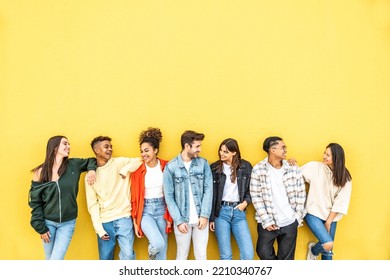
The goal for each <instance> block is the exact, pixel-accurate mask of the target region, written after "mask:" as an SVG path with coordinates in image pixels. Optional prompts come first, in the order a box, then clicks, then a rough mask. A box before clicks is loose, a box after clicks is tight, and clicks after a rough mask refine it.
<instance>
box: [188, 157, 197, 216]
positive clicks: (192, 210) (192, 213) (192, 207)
mask: <svg viewBox="0 0 390 280" xmlns="http://www.w3.org/2000/svg"><path fill="white" fill-rule="evenodd" d="M184 166H185V168H186V169H187V173H189V172H190V166H191V161H189V162H184ZM188 192H189V200H190V216H189V221H188V223H189V224H197V223H198V219H199V217H198V213H197V212H196V206H195V201H194V195H193V194H192V189H191V182H190V184H189V185H188Z"/></svg>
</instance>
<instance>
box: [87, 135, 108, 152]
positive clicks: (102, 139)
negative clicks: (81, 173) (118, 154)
mask: <svg viewBox="0 0 390 280" xmlns="http://www.w3.org/2000/svg"><path fill="white" fill-rule="evenodd" d="M103 141H111V138H110V137H108V136H97V137H95V138H93V140H92V141H91V148H92V150H93V148H94V147H95V145H96V144H97V143H100V142H103Z"/></svg>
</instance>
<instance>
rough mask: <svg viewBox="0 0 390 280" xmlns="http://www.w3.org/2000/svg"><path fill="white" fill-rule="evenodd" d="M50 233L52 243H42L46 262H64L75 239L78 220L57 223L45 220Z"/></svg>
mask: <svg viewBox="0 0 390 280" xmlns="http://www.w3.org/2000/svg"><path fill="white" fill-rule="evenodd" d="M45 223H46V226H47V227H48V228H49V232H50V235H51V237H50V243H45V242H43V241H42V244H43V249H44V251H45V259H46V260H63V259H64V258H65V254H66V251H67V250H68V247H69V244H70V241H71V240H72V237H73V232H74V228H75V226H76V219H73V220H70V221H67V222H63V223H56V222H52V221H49V220H45Z"/></svg>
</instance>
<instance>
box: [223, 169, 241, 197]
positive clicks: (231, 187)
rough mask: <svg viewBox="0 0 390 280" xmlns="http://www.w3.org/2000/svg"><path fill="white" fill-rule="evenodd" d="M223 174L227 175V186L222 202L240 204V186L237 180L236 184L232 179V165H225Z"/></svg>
mask: <svg viewBox="0 0 390 280" xmlns="http://www.w3.org/2000/svg"><path fill="white" fill-rule="evenodd" d="M223 173H225V175H226V181H225V186H224V188H223V194H222V200H223V201H230V202H239V201H240V196H239V195H238V185H237V178H236V181H235V182H234V183H232V180H231V179H230V175H231V174H232V170H231V169H230V165H227V164H226V163H224V164H223Z"/></svg>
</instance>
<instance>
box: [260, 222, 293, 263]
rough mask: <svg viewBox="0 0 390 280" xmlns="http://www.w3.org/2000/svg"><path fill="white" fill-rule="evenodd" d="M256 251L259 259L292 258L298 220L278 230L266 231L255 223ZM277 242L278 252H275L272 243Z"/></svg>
mask: <svg viewBox="0 0 390 280" xmlns="http://www.w3.org/2000/svg"><path fill="white" fill-rule="evenodd" d="M257 233H258V238H257V245H256V253H257V255H258V256H259V258H260V259H261V260H293V259H294V255H295V246H296V241H297V233H298V222H297V221H296V220H295V222H294V223H292V224H291V225H288V226H285V227H281V228H279V229H278V230H273V231H268V230H266V229H263V227H262V225H261V224H260V223H258V224H257ZM275 240H276V241H277V244H278V253H277V254H276V253H275V249H274V243H275Z"/></svg>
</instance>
